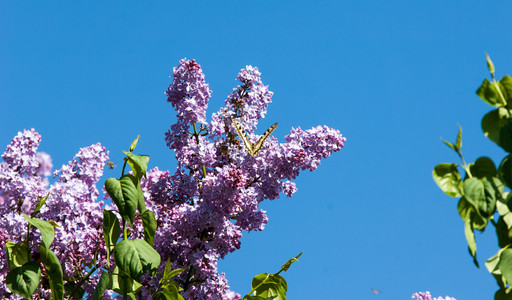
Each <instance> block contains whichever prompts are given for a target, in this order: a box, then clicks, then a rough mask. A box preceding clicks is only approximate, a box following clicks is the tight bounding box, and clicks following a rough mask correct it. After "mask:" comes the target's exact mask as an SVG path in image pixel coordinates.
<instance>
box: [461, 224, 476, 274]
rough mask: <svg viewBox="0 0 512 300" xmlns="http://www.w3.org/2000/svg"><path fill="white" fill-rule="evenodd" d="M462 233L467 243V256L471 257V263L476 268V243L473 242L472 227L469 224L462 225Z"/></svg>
mask: <svg viewBox="0 0 512 300" xmlns="http://www.w3.org/2000/svg"><path fill="white" fill-rule="evenodd" d="M464 233H465V235H466V241H467V242H468V249H469V254H471V256H472V257H473V262H474V263H475V265H476V266H477V267H479V266H478V261H477V260H476V241H475V232H474V230H473V226H472V225H471V222H466V223H464Z"/></svg>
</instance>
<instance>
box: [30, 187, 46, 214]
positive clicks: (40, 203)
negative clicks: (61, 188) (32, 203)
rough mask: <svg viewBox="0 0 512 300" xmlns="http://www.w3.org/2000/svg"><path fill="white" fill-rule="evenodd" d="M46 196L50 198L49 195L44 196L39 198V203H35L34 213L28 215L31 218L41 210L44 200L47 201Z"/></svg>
mask: <svg viewBox="0 0 512 300" xmlns="http://www.w3.org/2000/svg"><path fill="white" fill-rule="evenodd" d="M48 196H50V193H49V192H48V194H46V196H44V197H41V198H39V202H37V204H36V207H35V208H34V211H33V212H32V214H31V215H30V216H31V217H32V218H33V217H35V216H36V215H37V213H39V210H41V207H43V205H44V204H45V203H46V200H48Z"/></svg>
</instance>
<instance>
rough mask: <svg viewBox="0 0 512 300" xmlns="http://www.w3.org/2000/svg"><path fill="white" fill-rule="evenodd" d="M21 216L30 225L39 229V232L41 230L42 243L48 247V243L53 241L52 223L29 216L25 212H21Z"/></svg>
mask: <svg viewBox="0 0 512 300" xmlns="http://www.w3.org/2000/svg"><path fill="white" fill-rule="evenodd" d="M23 217H24V218H25V220H27V222H28V223H29V224H30V225H32V226H34V227H36V228H37V229H39V232H41V238H42V240H43V245H44V246H45V247H46V248H47V249H48V248H50V245H51V244H52V243H53V238H54V237H55V230H54V229H53V225H52V224H51V223H50V222H47V221H44V220H41V219H37V218H31V217H29V216H27V215H25V214H23Z"/></svg>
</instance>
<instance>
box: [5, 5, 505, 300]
mask: <svg viewBox="0 0 512 300" xmlns="http://www.w3.org/2000/svg"><path fill="white" fill-rule="evenodd" d="M448 2H449V3H448ZM492 3H493V4H492V5H487V6H486V5H485V4H484V2H481V1H180V2H174V4H173V2H172V1H151V3H149V2H141V1H87V2H83V1H78V2H77V1H71V2H70V1H30V2H28V1H2V2H0V41H1V42H0V97H1V101H0V112H1V114H2V117H1V119H0V128H1V130H0V147H4V146H5V145H7V144H8V143H9V142H10V140H11V138H12V137H13V136H14V135H16V133H17V132H18V131H19V130H23V129H24V128H31V127H33V128H35V129H36V130H37V131H38V132H39V133H41V134H42V136H43V142H42V144H41V147H40V150H42V151H45V152H47V153H49V154H50V155H52V157H53V161H54V165H55V166H56V167H60V166H61V165H62V164H63V163H66V162H67V161H68V160H70V159H71V158H72V157H73V155H74V154H75V153H76V152H77V151H78V149H79V148H80V147H84V146H89V145H91V144H92V143H96V142H101V143H102V144H103V145H105V146H106V147H107V148H108V149H109V150H110V153H111V158H112V160H113V161H114V162H117V163H120V160H121V155H122V153H121V150H126V148H127V147H128V145H129V143H130V142H131V141H132V139H133V138H134V137H135V136H136V135H137V134H140V135H141V136H142V138H141V140H140V141H139V146H138V150H139V151H140V152H143V153H146V154H149V155H150V156H151V160H150V167H154V166H159V167H160V168H161V169H172V170H174V166H175V165H174V157H173V153H172V152H171V151H170V150H169V149H167V148H166V145H165V142H164V132H165V131H166V130H167V129H168V128H169V126H170V124H171V123H173V121H174V116H175V113H174V111H173V110H172V108H171V106H170V104H169V103H167V102H166V98H165V96H164V91H165V90H166V88H167V86H168V85H169V83H170V78H169V76H170V75H171V74H172V67H173V66H175V65H176V64H177V63H178V60H179V59H181V58H183V57H187V58H195V59H196V60H197V61H198V62H199V63H200V64H201V65H202V67H203V70H204V73H205V74H206V80H207V82H208V83H209V84H210V88H211V89H212V90H213V97H212V99H211V102H210V109H209V113H211V112H214V111H217V109H218V108H219V107H220V106H221V105H222V103H223V101H224V99H225V97H226V95H227V94H228V93H229V92H230V91H231V89H232V88H233V87H234V86H235V85H236V82H235V80H234V79H235V77H236V74H237V73H238V71H239V70H240V69H241V68H243V67H244V66H245V65H253V66H254V65H255V66H258V67H259V68H260V70H261V72H262V74H263V75H262V78H263V81H264V83H265V84H268V85H269V86H270V90H272V91H273V92H274V93H275V94H274V97H273V101H274V102H273V104H272V105H271V106H270V108H269V113H268V115H267V118H266V119H264V120H263V122H262V123H261V128H266V127H268V126H269V125H270V124H273V123H274V122H279V127H278V128H277V130H276V131H275V133H274V136H276V137H278V138H279V139H280V140H281V141H284V139H283V137H284V136H285V135H286V134H287V133H288V132H289V129H290V128H291V127H292V126H301V127H302V128H310V127H312V126H316V125H320V124H326V125H329V126H331V127H334V128H337V129H340V130H341V132H342V133H343V134H344V135H345V136H346V137H347V138H348V141H347V143H346V146H345V149H343V150H342V151H341V152H338V153H335V154H334V155H333V156H332V157H331V158H329V159H327V160H325V161H323V162H322V165H321V166H320V168H319V169H318V170H317V171H315V172H314V173H309V172H308V173H303V174H301V176H300V177H299V179H298V181H297V184H298V188H299V191H298V193H296V194H295V196H294V197H293V198H291V199H288V198H281V199H278V200H276V201H274V202H269V203H266V204H265V205H264V208H265V209H266V210H268V215H269V218H270V221H269V224H268V226H267V228H266V230H264V231H263V232H255V233H250V234H247V235H245V236H244V238H243V240H242V249H241V250H239V251H236V252H235V253H233V254H230V255H228V257H227V258H226V259H225V260H224V261H223V262H221V264H220V269H221V270H222V271H224V272H226V274H227V277H228V279H229V280H230V283H231V285H232V288H233V289H234V290H236V291H238V292H240V293H246V292H247V291H248V290H249V286H250V282H251V279H252V277H253V276H254V275H255V274H258V273H262V272H274V271H276V270H278V269H279V266H280V265H281V264H282V263H283V262H285V261H286V260H287V259H288V258H290V257H292V256H294V255H296V254H297V253H299V252H301V251H304V255H303V256H302V257H301V259H300V262H299V263H297V264H294V265H293V267H292V268H291V269H290V270H289V271H288V272H287V273H286V274H285V277H286V279H287V280H288V286H289V294H288V295H289V299H291V300H294V299H347V300H352V299H363V300H365V299H369V300H372V299H380V300H384V299H390V300H392V299H393V300H396V299H410V296H411V294H412V293H413V292H414V291H423V290H430V291H431V292H432V294H433V295H437V296H445V295H448V294H449V295H451V296H453V297H456V298H457V299H459V300H468V299H469V300H471V299H491V298H492V295H493V293H494V291H495V290H496V289H497V285H496V284H495V281H494V279H493V278H492V276H491V275H490V274H489V273H488V272H487V270H486V269H485V267H482V268H481V269H476V268H475V267H474V266H473V264H472V261H471V258H470V256H469V255H468V253H467V246H466V241H465V238H464V225H463V222H462V220H461V219H460V218H459V216H458V214H457V208H456V205H457V200H456V199H452V198H449V197H448V196H445V195H444V194H443V193H442V192H441V191H440V190H438V188H437V187H436V185H435V184H434V182H433V180H432V178H431V171H432V168H433V167H434V166H435V165H436V164H437V163H440V162H451V161H454V162H455V161H456V159H457V157H456V156H455V155H454V154H453V153H451V152H450V150H449V149H448V148H447V147H445V146H444V145H443V144H442V143H441V141H440V139H439V137H440V136H443V137H445V138H447V139H454V138H455V135H456V132H457V123H460V124H461V126H462V128H463V130H464V135H463V142H464V147H463V152H464V154H465V157H466V159H467V160H468V161H474V160H475V159H476V158H477V157H478V156H479V155H483V154H486V155H489V156H491V157H492V158H493V159H495V160H496V161H500V160H501V158H502V157H503V156H504V153H503V152H502V151H501V150H499V149H498V148H497V147H496V146H495V145H494V144H493V143H492V142H490V141H488V140H486V139H485V138H484V137H483V135H482V133H481V129H480V120H481V117H482V116H483V114H484V113H486V112H487V111H489V110H490V109H491V107H490V106H487V105H486V104H485V103H483V102H482V101H480V100H479V99H478V98H477V96H476V95H475V90H476V88H477V87H478V86H479V84H480V83H481V81H482V80H483V78H484V77H486V76H488V72H487V69H486V64H485V58H484V52H485V51H487V52H489V53H490V55H491V57H492V58H493V60H494V62H495V65H496V68H497V74H498V76H499V77H501V76H503V75H505V74H510V73H512V56H511V53H512V39H511V37H510V28H512V18H510V11H512V4H510V2H509V1H493V2H492ZM133 119H141V120H143V123H142V124H141V123H135V124H132V123H131V120H133ZM0 152H3V150H2V151H0ZM118 172H119V170H118V169H114V171H106V174H105V178H107V177H113V176H118ZM489 229H491V228H489ZM494 236H495V234H494V232H493V231H492V230H489V232H486V233H485V234H483V235H480V234H477V243H478V247H479V248H478V251H479V253H478V257H479V260H480V263H481V265H482V266H483V265H484V262H485V260H486V259H487V258H489V257H490V256H492V255H494V253H495V252H496V251H497V250H498V247H497V243H496V240H495V237H494ZM371 288H376V289H378V290H381V291H382V293H381V294H379V295H374V294H373V293H372V292H371Z"/></svg>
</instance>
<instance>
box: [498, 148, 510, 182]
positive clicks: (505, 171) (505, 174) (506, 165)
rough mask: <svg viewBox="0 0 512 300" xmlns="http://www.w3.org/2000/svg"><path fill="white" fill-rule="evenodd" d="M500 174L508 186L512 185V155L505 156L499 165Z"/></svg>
mask: <svg viewBox="0 0 512 300" xmlns="http://www.w3.org/2000/svg"><path fill="white" fill-rule="evenodd" d="M498 176H499V178H500V179H501V181H502V182H503V183H504V184H505V185H506V186H507V187H508V188H510V187H512V155H510V154H509V155H507V156H505V158H503V160H502V161H501V163H500V166H499V167H498Z"/></svg>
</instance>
